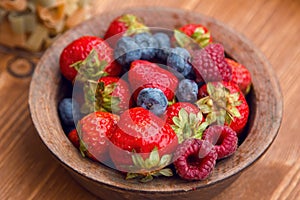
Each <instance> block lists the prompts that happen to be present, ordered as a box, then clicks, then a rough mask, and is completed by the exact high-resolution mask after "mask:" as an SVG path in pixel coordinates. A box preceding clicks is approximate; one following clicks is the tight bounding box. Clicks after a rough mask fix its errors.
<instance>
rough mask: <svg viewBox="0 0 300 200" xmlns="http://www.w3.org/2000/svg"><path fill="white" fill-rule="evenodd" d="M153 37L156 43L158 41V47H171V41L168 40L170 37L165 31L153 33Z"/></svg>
mask: <svg viewBox="0 0 300 200" xmlns="http://www.w3.org/2000/svg"><path fill="white" fill-rule="evenodd" d="M153 37H154V38H155V39H156V41H157V43H158V48H162V47H165V48H170V47H171V42H170V38H169V36H168V35H167V34H165V33H161V32H159V33H155V34H153Z"/></svg>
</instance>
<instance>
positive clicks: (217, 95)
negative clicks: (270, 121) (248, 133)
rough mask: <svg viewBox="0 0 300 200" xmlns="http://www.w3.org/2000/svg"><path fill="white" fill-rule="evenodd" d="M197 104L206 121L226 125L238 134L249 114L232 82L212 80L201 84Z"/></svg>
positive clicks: (239, 91) (246, 105) (239, 92)
mask: <svg viewBox="0 0 300 200" xmlns="http://www.w3.org/2000/svg"><path fill="white" fill-rule="evenodd" d="M198 95H200V97H203V96H205V97H203V98H201V99H200V100H198V101H197V105H198V106H199V108H200V110H201V111H202V112H203V113H204V114H205V115H207V116H206V121H208V122H209V123H210V124H212V123H217V124H220V125H224V124H225V125H228V126H229V127H230V128H231V129H232V130H234V131H235V132H236V133H237V134H238V135H239V134H240V133H241V132H242V131H243V129H244V127H245V126H246V124H247V121H248V116H249V106H248V103H247V101H246V99H245V97H244V95H243V93H242V92H241V90H240V89H239V87H238V85H236V84H235V83H233V82H225V81H223V82H214V83H210V82H209V83H207V84H206V85H203V86H202V87H201V88H200V89H199V92H198Z"/></svg>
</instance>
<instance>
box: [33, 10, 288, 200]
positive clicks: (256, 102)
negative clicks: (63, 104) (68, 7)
mask: <svg viewBox="0 0 300 200" xmlns="http://www.w3.org/2000/svg"><path fill="white" fill-rule="evenodd" d="M123 13H133V14H136V15H138V16H141V17H142V18H143V19H144V20H145V22H146V24H148V25H149V26H153V27H164V28H174V27H179V26H180V25H184V24H187V23H192V22H193V23H201V24H204V25H205V26H207V27H208V28H209V29H210V30H211V32H212V35H213V38H214V40H215V41H216V42H220V43H222V44H223V45H224V48H225V50H226V52H227V54H228V55H230V56H231V57H233V58H234V59H236V60H237V61H238V62H240V63H242V64H244V65H245V66H247V67H248V68H249V70H250V72H251V74H252V77H253V88H252V92H251V93H250V96H249V102H250V107H251V113H250V118H249V123H248V128H247V130H246V131H247V137H246V138H245V140H244V141H243V143H242V144H241V145H240V146H239V148H238V150H237V152H236V153H235V154H234V155H233V156H231V157H229V158H227V159H224V160H221V161H220V162H218V164H217V166H216V168H215V169H214V171H213V174H212V175H211V176H210V177H209V179H207V180H206V181H192V182H188V181H184V180H181V179H180V178H178V177H176V176H175V177H172V178H157V179H154V180H153V181H152V182H150V183H146V184H141V183H139V182H137V181H136V180H130V181H128V180H124V175H122V174H121V173H118V172H117V171H115V170H113V169H110V168H108V167H105V166H103V165H101V164H98V163H95V162H92V161H90V160H88V159H85V158H82V156H81V155H80V153H79V151H78V150H77V149H75V147H73V145H72V144H71V143H70V141H69V140H68V138H67V137H66V135H65V134H64V132H63V129H62V127H61V124H60V120H59V116H58V112H57V105H58V102H59V100H60V99H61V98H62V97H63V96H64V95H65V94H64V89H63V87H62V77H61V74H60V71H59V56H60V53H61V51H62V49H63V48H64V47H65V46H66V45H67V44H68V43H70V42H71V41H73V40H74V39H76V38H78V37H80V36H83V35H100V36H103V34H104V32H105V30H106V28H107V27H108V24H109V22H110V21H111V20H112V19H113V18H115V17H116V16H119V15H121V14H123ZM153 19H155V20H153ZM29 105H30V111H31V116H32V120H33V122H34V125H35V127H36V129H37V131H38V133H39V136H40V138H41V140H42V141H43V143H44V144H45V145H46V146H47V148H48V149H49V150H50V151H51V152H52V154H53V155H54V156H55V157H56V158H57V159H58V160H59V162H60V163H61V164H63V166H64V167H66V169H68V171H69V172H70V173H71V174H72V175H73V176H74V177H75V179H76V180H77V181H78V182H79V183H80V184H81V185H82V186H84V187H85V188H86V189H88V190H89V191H91V192H92V193H94V194H95V195H97V196H99V197H100V198H102V199H166V198H169V199H171V198H172V199H185V198H186V199H198V200H199V199H208V198H211V197H212V196H213V195H215V194H218V193H219V192H221V191H222V189H224V188H226V187H227V186H228V185H229V184H230V183H231V182H232V181H234V180H235V178H236V177H237V176H238V175H239V174H240V172H241V171H242V170H244V169H246V168H247V167H249V166H250V165H252V164H253V163H254V162H255V161H256V160H257V159H258V158H259V157H261V156H262V155H263V154H264V153H265V152H266V150H267V149H268V147H269V146H270V145H271V143H272V142H273V140H274V139H275V137H276V135H277V132H278V130H279V127H280V123H281V118H282V96H281V91H280V87H279V84H278V81H277V79H276V77H275V74H274V72H273V70H272V67H271V65H270V63H269V62H268V61H267V60H266V58H265V57H264V56H263V55H262V53H261V52H260V51H259V50H258V49H257V48H256V47H255V46H254V45H253V44H251V43H250V42H249V41H248V40H247V39H246V38H245V37H244V36H242V35H241V34H238V33H237V32H236V31H234V30H233V29H231V28H229V27H227V26H226V25H224V24H223V23H221V22H219V21H216V20H215V19H212V18H209V17H206V16H203V15H200V14H198V13H191V12H189V11H183V10H176V9H166V8H135V9H128V10H122V11H115V12H111V13H104V14H100V15H98V16H96V17H95V18H93V19H91V20H89V21H87V22H85V23H83V24H81V25H80V26H78V27H76V28H74V29H72V30H70V31H68V32H66V33H65V34H64V35H63V36H61V37H60V38H59V39H58V40H57V41H56V42H55V43H54V44H53V45H52V46H51V47H50V48H49V49H48V50H47V51H46V52H45V54H44V55H43V57H42V58H41V60H40V62H39V63H38V65H37V67H36V69H35V73H34V76H33V78H32V82H31V86H30V96H29Z"/></svg>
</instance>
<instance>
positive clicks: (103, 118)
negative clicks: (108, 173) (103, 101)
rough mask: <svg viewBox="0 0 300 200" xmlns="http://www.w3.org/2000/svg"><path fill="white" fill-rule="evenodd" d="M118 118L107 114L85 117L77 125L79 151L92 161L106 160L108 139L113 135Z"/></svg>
mask: <svg viewBox="0 0 300 200" xmlns="http://www.w3.org/2000/svg"><path fill="white" fill-rule="evenodd" d="M118 120H119V116H117V115H114V114H112V113H109V112H102V111H98V112H94V113H90V114H88V115H86V116H85V117H84V118H82V119H81V120H80V121H79V123H78V129H77V130H78V135H79V137H80V151H81V154H82V155H83V156H87V157H89V158H91V159H92V160H98V161H100V162H106V161H107V160H108V158H109V157H108V146H109V138H110V137H111V136H112V135H113V133H114V131H115V128H116V124H117V122H118Z"/></svg>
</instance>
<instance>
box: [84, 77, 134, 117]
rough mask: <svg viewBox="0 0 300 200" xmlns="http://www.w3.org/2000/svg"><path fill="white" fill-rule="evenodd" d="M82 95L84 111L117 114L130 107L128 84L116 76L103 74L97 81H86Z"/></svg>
mask: <svg viewBox="0 0 300 200" xmlns="http://www.w3.org/2000/svg"><path fill="white" fill-rule="evenodd" d="M84 95H85V103H84V105H83V108H82V112H84V113H89V112H92V111H106V112H112V113H117V114H119V113H121V112H123V111H124V110H127V109H128V108H129V107H131V102H130V95H131V94H130V91H129V86H128V84H127V82H126V81H124V80H123V79H121V78H118V77H113V76H105V77H101V78H100V79H99V80H98V82H91V81H90V82H88V83H86V85H85V86H84Z"/></svg>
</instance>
